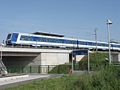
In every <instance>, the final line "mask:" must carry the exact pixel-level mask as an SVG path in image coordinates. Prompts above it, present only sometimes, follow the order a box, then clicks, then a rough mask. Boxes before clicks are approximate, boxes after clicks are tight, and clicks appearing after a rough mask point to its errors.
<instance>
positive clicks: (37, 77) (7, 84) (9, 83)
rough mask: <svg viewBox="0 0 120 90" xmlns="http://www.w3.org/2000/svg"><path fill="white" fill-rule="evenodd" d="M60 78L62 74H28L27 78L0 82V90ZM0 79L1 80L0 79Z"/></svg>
mask: <svg viewBox="0 0 120 90" xmlns="http://www.w3.org/2000/svg"><path fill="white" fill-rule="evenodd" d="M61 76H63V75H62V74H28V76H27V77H20V78H13V79H9V80H7V79H6V80H1V81H0V90H1V89H4V88H8V87H14V86H18V85H22V84H26V83H29V82H30V81H32V80H40V79H48V78H56V77H61ZM13 77H14V76H13ZM4 78H5V77H4ZM6 78H7V77H6ZM0 79H2V78H0Z"/></svg>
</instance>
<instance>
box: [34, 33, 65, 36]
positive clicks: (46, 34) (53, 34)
mask: <svg viewBox="0 0 120 90" xmlns="http://www.w3.org/2000/svg"><path fill="white" fill-rule="evenodd" d="M32 34H35V35H44V36H53V37H64V35H62V34H56V33H48V32H34V33H32Z"/></svg>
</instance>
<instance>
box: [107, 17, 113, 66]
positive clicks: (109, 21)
mask: <svg viewBox="0 0 120 90" xmlns="http://www.w3.org/2000/svg"><path fill="white" fill-rule="evenodd" d="M106 24H107V30H108V45H109V47H108V49H109V64H111V51H110V49H111V45H110V25H111V24H112V21H111V20H109V19H107V23H106Z"/></svg>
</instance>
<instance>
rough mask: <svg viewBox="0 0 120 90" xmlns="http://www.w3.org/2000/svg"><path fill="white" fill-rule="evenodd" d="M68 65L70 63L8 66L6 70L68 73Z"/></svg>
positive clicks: (12, 71)
mask: <svg viewBox="0 0 120 90" xmlns="http://www.w3.org/2000/svg"><path fill="white" fill-rule="evenodd" d="M70 67H71V66H70V65H38V66H26V67H22V66H17V67H16V66H9V67H7V71H8V73H62V72H63V71H64V72H65V73H68V72H69V68H70ZM64 72H63V73H64Z"/></svg>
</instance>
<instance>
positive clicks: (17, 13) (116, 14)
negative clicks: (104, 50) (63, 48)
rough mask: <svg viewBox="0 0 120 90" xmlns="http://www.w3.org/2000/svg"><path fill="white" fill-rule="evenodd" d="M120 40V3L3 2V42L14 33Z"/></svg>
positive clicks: (103, 0) (0, 12) (0, 27)
mask: <svg viewBox="0 0 120 90" xmlns="http://www.w3.org/2000/svg"><path fill="white" fill-rule="evenodd" d="M107 19H110V20H111V21H112V22H113V24H112V25H111V26H110V35H111V40H115V41H120V0H0V42H2V41H3V40H5V39H6V37H7V34H8V33H11V32H21V33H33V32H36V31H42V32H49V33H58V34H64V35H65V37H72V38H78V39H87V40H95V35H94V31H95V29H96V30H97V38H98V40H99V41H106V42H107V40H108V38H107V37H108V30H107V25H106V20H107Z"/></svg>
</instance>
